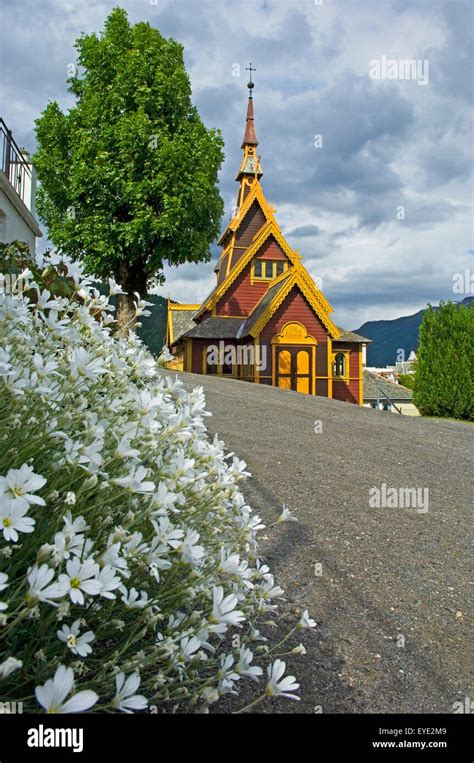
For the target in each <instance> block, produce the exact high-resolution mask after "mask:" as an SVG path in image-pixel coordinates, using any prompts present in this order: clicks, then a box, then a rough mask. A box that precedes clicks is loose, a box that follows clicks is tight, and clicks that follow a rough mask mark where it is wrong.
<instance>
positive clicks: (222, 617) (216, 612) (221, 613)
mask: <svg viewBox="0 0 474 763" xmlns="http://www.w3.org/2000/svg"><path fill="white" fill-rule="evenodd" d="M237 602H238V599H237V596H236V595H235V594H234V593H230V594H228V596H225V597H224V589H223V588H222V586H216V587H215V588H214V592H213V607H212V614H211V615H210V617H209V622H210V623H212V624H211V627H210V630H211V631H212V632H213V633H225V631H226V629H227V628H226V626H228V625H239V623H241V622H242V621H243V620H245V616H244V613H243V612H241V611H240V610H238V609H235V607H236V606H237Z"/></svg>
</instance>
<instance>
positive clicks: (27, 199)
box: [0, 117, 43, 254]
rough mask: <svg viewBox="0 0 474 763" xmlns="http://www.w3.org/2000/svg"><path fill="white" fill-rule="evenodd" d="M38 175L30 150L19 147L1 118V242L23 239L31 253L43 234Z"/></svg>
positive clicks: (6, 242)
mask: <svg viewBox="0 0 474 763" xmlns="http://www.w3.org/2000/svg"><path fill="white" fill-rule="evenodd" d="M35 199H36V175H35V171H34V167H33V165H32V163H31V160H30V157H29V155H28V152H27V151H25V149H20V148H18V146H17V144H16V143H15V141H14V139H13V136H12V133H11V130H9V129H8V127H7V126H6V124H5V122H4V121H3V119H2V118H1V117H0V242H2V243H4V244H8V243H10V242H11V241H24V242H25V243H26V244H28V246H29V248H30V251H31V253H32V254H34V252H35V248H36V239H37V238H39V237H40V236H42V235H43V234H42V233H41V230H40V228H39V226H38V223H37V222H36V218H35V215H36V210H35Z"/></svg>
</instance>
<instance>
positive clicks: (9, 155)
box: [0, 117, 32, 210]
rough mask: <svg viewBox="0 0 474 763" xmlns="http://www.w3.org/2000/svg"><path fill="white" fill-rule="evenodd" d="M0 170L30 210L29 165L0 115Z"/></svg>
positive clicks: (30, 175)
mask: <svg viewBox="0 0 474 763" xmlns="http://www.w3.org/2000/svg"><path fill="white" fill-rule="evenodd" d="M0 170H1V172H3V173H4V174H5V175H6V176H7V178H8V181H9V182H10V185H12V186H13V188H14V189H15V191H16V193H17V194H18V196H19V197H20V199H21V200H22V201H23V203H24V204H26V206H27V208H28V209H30V210H31V184H32V174H31V165H30V163H29V162H28V160H27V159H26V158H25V156H24V155H23V154H22V152H21V150H20V149H19V148H18V146H17V144H16V143H15V141H14V140H13V137H12V133H11V130H9V129H8V127H7V126H6V124H5V122H4V121H3V119H2V118H1V117H0Z"/></svg>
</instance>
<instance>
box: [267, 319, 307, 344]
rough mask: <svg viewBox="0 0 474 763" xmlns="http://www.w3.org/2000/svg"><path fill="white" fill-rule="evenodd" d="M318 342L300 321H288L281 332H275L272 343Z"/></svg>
mask: <svg viewBox="0 0 474 763" xmlns="http://www.w3.org/2000/svg"><path fill="white" fill-rule="evenodd" d="M317 343H318V342H317V340H316V339H315V338H314V336H311V334H308V331H307V328H306V326H304V325H303V324H302V323H300V322H299V321H288V323H285V325H284V326H283V328H282V330H281V331H280V333H279V334H275V336H273V337H272V339H271V342H270V344H289V345H290V344H291V345H293V344H295V345H296V344H312V345H316V344H317Z"/></svg>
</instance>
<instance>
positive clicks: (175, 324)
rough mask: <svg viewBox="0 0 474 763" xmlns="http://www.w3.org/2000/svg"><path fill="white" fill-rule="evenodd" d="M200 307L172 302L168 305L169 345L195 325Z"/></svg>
mask: <svg viewBox="0 0 474 763" xmlns="http://www.w3.org/2000/svg"><path fill="white" fill-rule="evenodd" d="M198 307H199V305H180V304H176V303H172V302H170V303H169V305H168V328H167V336H168V341H169V344H173V343H174V342H176V341H177V340H178V339H179V338H180V337H181V336H183V334H185V333H186V331H188V330H189V329H190V328H192V327H193V326H194V325H195V324H194V319H193V316H194V314H195V313H196V310H197V309H198Z"/></svg>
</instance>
